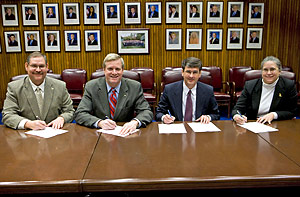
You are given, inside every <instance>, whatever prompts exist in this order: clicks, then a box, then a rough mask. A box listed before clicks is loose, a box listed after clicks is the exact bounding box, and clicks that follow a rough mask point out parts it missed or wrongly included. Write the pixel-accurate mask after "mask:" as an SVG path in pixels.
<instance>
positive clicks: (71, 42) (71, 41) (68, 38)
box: [65, 30, 80, 51]
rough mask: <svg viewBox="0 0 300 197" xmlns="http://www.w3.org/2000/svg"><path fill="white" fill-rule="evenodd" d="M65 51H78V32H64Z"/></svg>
mask: <svg viewBox="0 0 300 197" xmlns="http://www.w3.org/2000/svg"><path fill="white" fill-rule="evenodd" d="M65 50H66V51H80V31H79V30H70V31H65Z"/></svg>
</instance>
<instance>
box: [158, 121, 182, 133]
mask: <svg viewBox="0 0 300 197" xmlns="http://www.w3.org/2000/svg"><path fill="white" fill-rule="evenodd" d="M158 131H159V133H160V134H165V133H186V130H185V127H184V124H182V123H180V124H158Z"/></svg>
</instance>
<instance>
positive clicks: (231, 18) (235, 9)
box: [227, 2, 244, 23]
mask: <svg viewBox="0 0 300 197" xmlns="http://www.w3.org/2000/svg"><path fill="white" fill-rule="evenodd" d="M227 13H228V15H227V23H243V16H244V2H228V12H227Z"/></svg>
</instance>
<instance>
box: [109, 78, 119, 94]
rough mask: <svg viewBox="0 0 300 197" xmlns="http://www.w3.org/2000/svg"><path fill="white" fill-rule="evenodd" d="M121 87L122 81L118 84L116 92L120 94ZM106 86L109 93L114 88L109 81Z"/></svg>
mask: <svg viewBox="0 0 300 197" xmlns="http://www.w3.org/2000/svg"><path fill="white" fill-rule="evenodd" d="M120 87H121V81H120V83H119V85H117V87H115V90H116V92H117V93H118V94H119V92H120ZM106 88H107V93H109V92H110V89H111V88H112V87H111V86H110V85H108V83H106Z"/></svg>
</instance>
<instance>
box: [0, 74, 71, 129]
mask: <svg viewBox="0 0 300 197" xmlns="http://www.w3.org/2000/svg"><path fill="white" fill-rule="evenodd" d="M2 114H3V123H4V124H5V125H6V126H8V127H11V128H13V129H17V127H18V125H19V123H20V122H21V120H23V119H25V118H27V119H29V120H36V119H37V118H36V117H37V116H38V117H39V118H40V119H41V120H44V121H45V122H46V123H47V124H48V123H49V122H51V121H52V120H54V119H56V118H57V117H58V116H62V117H63V118H64V119H65V123H67V122H72V120H73V115H74V109H73V105H72V100H71V98H70V95H69V93H68V90H67V88H66V83H65V82H63V81H59V80H57V79H53V78H50V77H46V78H45V92H44V106H43V113H42V114H41V113H40V110H39V107H38V104H37V100H36V96H35V93H34V91H33V89H32V86H31V84H30V82H29V78H28V77H25V78H24V79H20V80H17V81H13V82H10V83H9V84H8V86H7V93H6V98H5V100H4V105H3V111H2Z"/></svg>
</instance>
